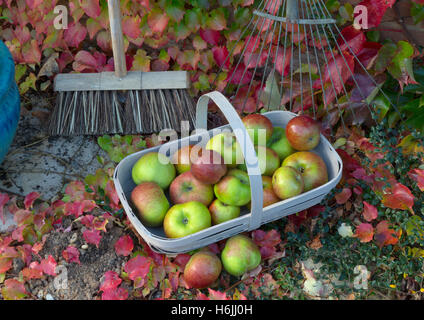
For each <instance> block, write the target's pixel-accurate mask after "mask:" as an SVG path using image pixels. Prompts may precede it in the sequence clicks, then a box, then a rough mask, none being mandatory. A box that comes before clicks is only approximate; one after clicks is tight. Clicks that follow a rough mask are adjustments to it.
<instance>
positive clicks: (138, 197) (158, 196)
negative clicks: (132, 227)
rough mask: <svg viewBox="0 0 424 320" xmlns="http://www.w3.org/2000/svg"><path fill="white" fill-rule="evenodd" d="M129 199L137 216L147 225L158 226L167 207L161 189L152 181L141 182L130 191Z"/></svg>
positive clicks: (166, 201) (167, 203)
mask: <svg viewBox="0 0 424 320" xmlns="http://www.w3.org/2000/svg"><path fill="white" fill-rule="evenodd" d="M131 201H132V203H133V204H134V205H135V207H136V208H137V212H138V217H139V218H140V220H141V222H142V223H143V224H144V225H145V226H147V227H159V226H161V225H162V223H163V219H164V218H165V215H166V213H167V211H168V209H169V202H168V199H167V198H166V196H165V194H164V192H163V190H162V188H161V187H159V186H158V185H157V184H156V183H154V182H142V183H141V184H139V185H138V186H136V187H135V188H134V190H133V191H132V192H131Z"/></svg>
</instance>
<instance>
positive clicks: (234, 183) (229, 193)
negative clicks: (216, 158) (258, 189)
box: [214, 169, 251, 207]
mask: <svg viewBox="0 0 424 320" xmlns="http://www.w3.org/2000/svg"><path fill="white" fill-rule="evenodd" d="M214 192H215V196H216V197H217V198H218V199H219V201H221V202H223V203H225V204H227V205H230V206H237V207H241V206H244V205H246V204H248V203H249V202H250V197H251V195H250V180H249V176H248V174H247V173H246V172H244V171H242V170H239V169H231V170H230V171H228V173H227V175H226V176H225V177H224V178H222V179H221V181H219V182H218V183H217V184H216V185H215V186H214Z"/></svg>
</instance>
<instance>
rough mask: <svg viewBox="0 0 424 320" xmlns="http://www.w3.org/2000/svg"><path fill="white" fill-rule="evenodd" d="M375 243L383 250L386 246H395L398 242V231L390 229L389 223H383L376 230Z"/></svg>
mask: <svg viewBox="0 0 424 320" xmlns="http://www.w3.org/2000/svg"><path fill="white" fill-rule="evenodd" d="M374 239H375V242H376V244H377V246H378V247H379V248H380V249H381V248H382V247H384V246H388V245H394V244H396V243H397V242H398V237H397V234H396V231H395V230H393V229H389V223H388V221H386V220H384V221H381V222H380V223H379V224H378V225H377V226H376V228H375V236H374Z"/></svg>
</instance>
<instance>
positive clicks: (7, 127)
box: [0, 41, 21, 163]
mask: <svg viewBox="0 0 424 320" xmlns="http://www.w3.org/2000/svg"><path fill="white" fill-rule="evenodd" d="M20 105H21V101H20V96H19V90H18V86H17V85H16V82H15V64H14V62H13V58H12V55H11V54H10V51H9V49H8V48H7V47H6V45H5V44H4V43H3V42H2V41H0V163H1V162H2V161H3V160H4V157H5V156H6V153H7V151H8V150H9V147H10V145H11V143H12V141H13V138H14V136H15V133H16V128H17V127H18V121H19V115H20V111H21V107H20Z"/></svg>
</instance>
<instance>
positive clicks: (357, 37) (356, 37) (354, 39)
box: [337, 26, 367, 55]
mask: <svg viewBox="0 0 424 320" xmlns="http://www.w3.org/2000/svg"><path fill="white" fill-rule="evenodd" d="M366 41H367V38H366V37H365V34H364V33H363V32H362V31H360V30H358V29H356V28H354V27H353V26H347V27H345V28H344V29H343V30H342V31H341V33H340V36H339V38H338V39H337V43H338V44H339V46H340V48H339V50H341V51H345V50H348V51H349V53H352V52H353V54H356V55H357V54H358V53H359V52H360V51H361V50H362V48H363V47H364V44H365V42H366ZM349 48H350V50H352V52H351V51H350V50H349Z"/></svg>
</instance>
